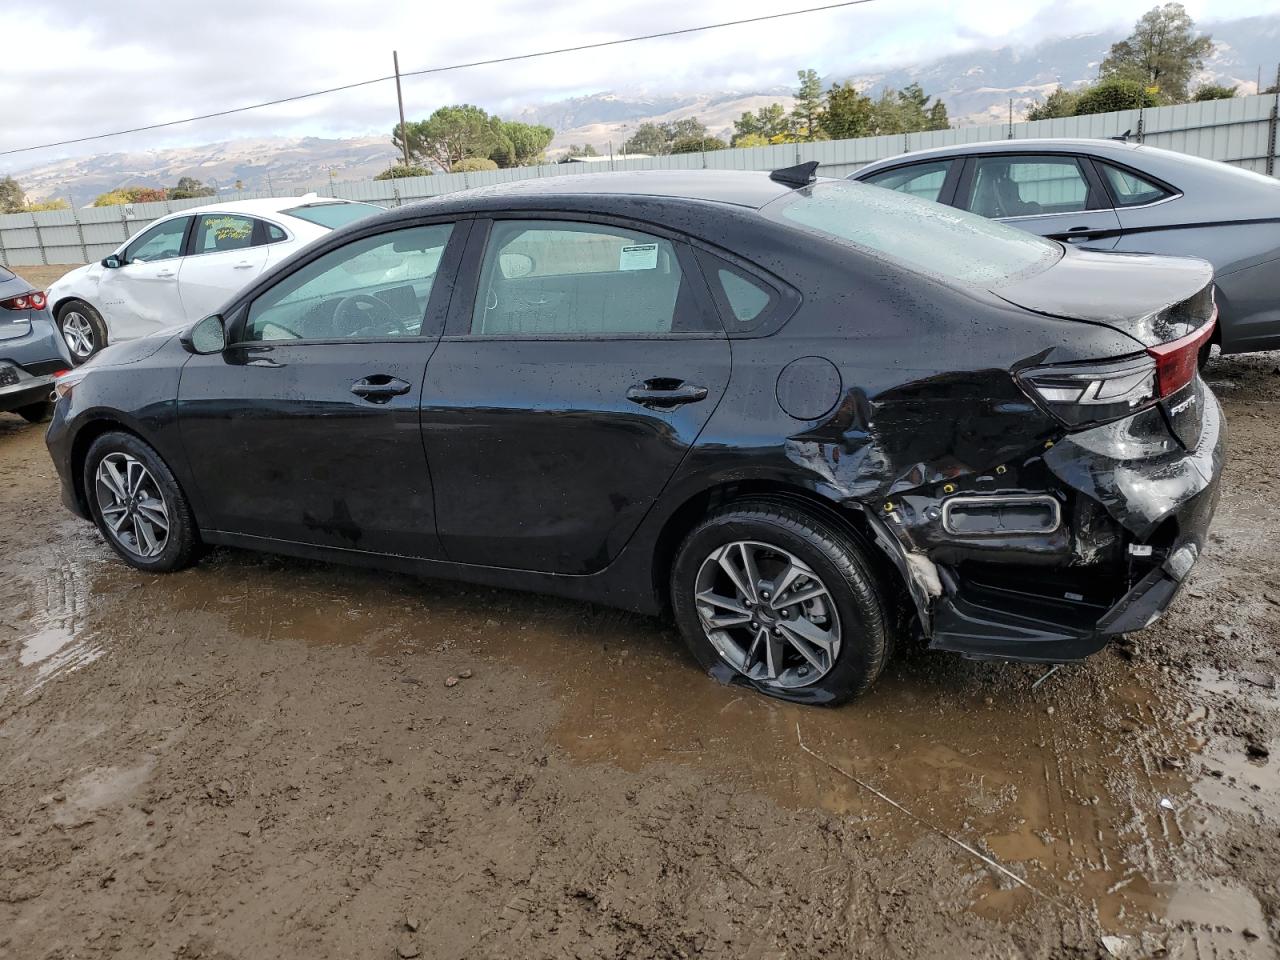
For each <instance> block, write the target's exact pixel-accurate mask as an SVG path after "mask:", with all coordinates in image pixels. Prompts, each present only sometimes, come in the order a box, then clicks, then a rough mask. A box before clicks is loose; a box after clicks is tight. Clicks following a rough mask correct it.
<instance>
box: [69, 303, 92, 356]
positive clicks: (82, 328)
mask: <svg viewBox="0 0 1280 960" xmlns="http://www.w3.org/2000/svg"><path fill="white" fill-rule="evenodd" d="M62 339H64V340H66V341H67V347H68V348H69V349H70V350H71V352H72V354H73V355H75V357H76V358H77V359H80V360H86V359H88V357H89V356H90V355H91V354H92V353H93V348H94V339H93V324H91V323H90V322H89V318H88V317H86V316H85V315H84V314H83V313H80V312H79V311H78V310H70V311H68V312H67V313H66V314H65V315H64V316H63V318H62Z"/></svg>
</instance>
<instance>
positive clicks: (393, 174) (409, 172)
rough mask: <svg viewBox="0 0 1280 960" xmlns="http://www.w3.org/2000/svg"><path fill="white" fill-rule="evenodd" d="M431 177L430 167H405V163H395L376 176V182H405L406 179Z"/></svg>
mask: <svg viewBox="0 0 1280 960" xmlns="http://www.w3.org/2000/svg"><path fill="white" fill-rule="evenodd" d="M429 176H431V168H430V167H419V166H417V165H414V164H410V165H409V166H407V167H406V166H405V165H404V164H403V163H393V164H392V165H391V166H389V167H387V169H385V170H383V171H382V172H381V173H380V174H378V175H377V176H375V177H374V178H373V179H375V180H403V179H404V178H405V177H429Z"/></svg>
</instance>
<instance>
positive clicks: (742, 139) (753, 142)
mask: <svg viewBox="0 0 1280 960" xmlns="http://www.w3.org/2000/svg"><path fill="white" fill-rule="evenodd" d="M733 145H734V146H735V147H767V146H769V140H768V138H767V137H765V136H763V135H762V134H759V133H744V134H741V135H735V136H734V138H733Z"/></svg>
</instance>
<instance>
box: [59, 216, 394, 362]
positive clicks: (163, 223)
mask: <svg viewBox="0 0 1280 960" xmlns="http://www.w3.org/2000/svg"><path fill="white" fill-rule="evenodd" d="M380 212H382V208H381V207H376V206H373V205H372V204H367V203H355V202H352V201H349V200H335V199H329V198H325V197H317V196H315V195H314V194H308V195H307V196H305V197H277V198H271V199H266V200H240V201H235V202H231V203H218V204H210V205H208V206H203V207H193V208H191V209H189V210H183V211H181V212H180V213H173V214H169V215H168V216H166V217H162V218H160V219H159V220H156V221H155V222H153V223H151V224H148V225H147V227H146V229H144V230H142V231H141V232H140V233H138V234H136V235H135V236H133V237H131V238H130V239H129V240H128V241H126V242H125V243H124V244H122V245H121V246H120V248H119V249H118V250H116V251H115V252H114V253H113V254H111V255H110V256H109V257H107V258H106V259H104V260H103V261H102V262H101V263H90V264H87V265H85V266H83V267H78V268H77V269H75V270H72V271H71V272H70V273H67V274H66V275H65V276H63V277H62V278H61V279H60V280H58V281H57V282H56V283H54V284H53V286H51V287H50V288H49V292H48V297H49V308H50V310H52V312H53V316H54V318H55V319H56V320H57V323H58V329H59V330H60V331H61V332H62V337H63V339H64V340H66V341H67V346H68V347H69V348H70V349H71V355H72V358H73V359H74V360H75V361H76V362H77V363H82V362H83V361H85V360H87V359H88V358H89V357H90V356H91V355H93V354H94V353H96V352H97V351H98V350H101V349H102V348H103V347H105V346H106V345H107V344H108V343H114V342H115V341H117V340H131V339H133V338H134V337H141V336H145V335H146V334H148V333H153V332H155V331H156V330H160V329H163V328H164V327H169V326H173V325H174V324H176V323H181V322H183V321H186V320H198V319H200V318H201V317H205V316H208V315H209V314H211V313H215V312H217V310H218V308H219V307H221V306H222V304H223V303H225V302H226V301H227V300H228V299H229V298H230V297H231V295H232V294H233V293H235V292H236V291H237V290H239V289H240V288H241V287H243V286H244V285H245V284H246V283H248V282H249V281H250V280H253V279H254V278H255V277H257V276H258V275H259V274H260V273H262V272H263V271H264V270H266V269H267V267H268V266H273V265H275V264H277V263H279V262H280V261H281V260H283V259H285V258H286V257H288V256H289V255H290V254H292V253H294V252H295V251H297V250H300V249H301V248H302V247H304V246H306V245H307V244H308V243H310V242H311V241H312V240H315V239H317V238H318V237H322V236H324V235H325V234H326V233H328V232H329V231H330V230H333V229H335V228H337V227H341V226H345V225H346V224H348V223H352V222H354V221H356V220H359V219H361V218H362V217H367V216H369V215H370V214H373V213H380Z"/></svg>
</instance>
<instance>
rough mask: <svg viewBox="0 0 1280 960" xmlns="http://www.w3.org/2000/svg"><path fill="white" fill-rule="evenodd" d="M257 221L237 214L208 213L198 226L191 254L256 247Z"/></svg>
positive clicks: (201, 218) (202, 217)
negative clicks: (255, 228) (255, 232)
mask: <svg viewBox="0 0 1280 960" xmlns="http://www.w3.org/2000/svg"><path fill="white" fill-rule="evenodd" d="M255 224H256V221H255V220H254V219H253V218H252V217H245V216H241V215H240V214H237V213H206V214H203V215H202V216H201V217H200V220H199V222H198V223H197V224H196V231H195V238H194V239H193V240H192V243H191V252H192V253H193V254H199V253H222V252H224V251H227V250H241V249H244V248H245V247H252V246H254V245H255V244H254V227H255Z"/></svg>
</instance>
